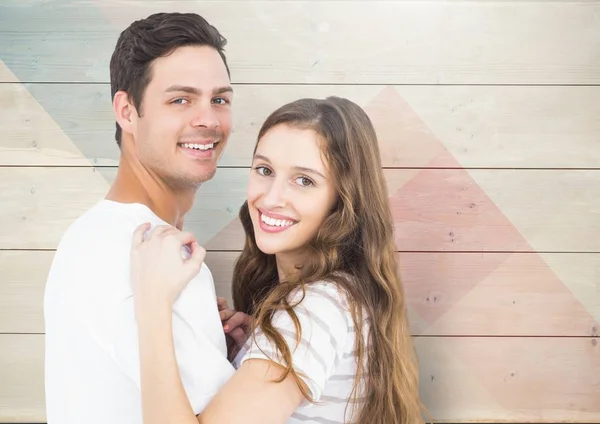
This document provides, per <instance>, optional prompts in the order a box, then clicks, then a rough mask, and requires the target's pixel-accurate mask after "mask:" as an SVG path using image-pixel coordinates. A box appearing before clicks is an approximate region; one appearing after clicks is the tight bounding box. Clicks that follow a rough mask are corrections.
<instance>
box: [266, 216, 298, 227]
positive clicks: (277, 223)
mask: <svg viewBox="0 0 600 424" xmlns="http://www.w3.org/2000/svg"><path fill="white" fill-rule="evenodd" d="M260 219H261V221H262V222H264V223H265V224H267V225H270V226H272V227H289V226H290V225H293V224H294V221H288V220H286V219H275V218H271V217H268V216H266V215H264V214H260Z"/></svg>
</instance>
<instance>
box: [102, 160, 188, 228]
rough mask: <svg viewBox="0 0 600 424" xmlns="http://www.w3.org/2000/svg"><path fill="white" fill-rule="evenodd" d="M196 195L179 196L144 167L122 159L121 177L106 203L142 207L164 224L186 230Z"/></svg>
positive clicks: (119, 170)
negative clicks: (186, 222)
mask: <svg viewBox="0 0 600 424" xmlns="http://www.w3.org/2000/svg"><path fill="white" fill-rule="evenodd" d="M195 194H196V192H195V190H194V189H192V188H190V189H189V190H187V191H186V192H181V191H177V192H175V191H174V190H173V189H172V188H171V187H169V186H168V185H167V184H165V182H164V181H161V180H160V179H159V178H157V177H156V176H155V175H152V174H151V173H150V172H149V171H148V169H146V168H145V167H144V166H142V165H141V163H139V162H132V161H130V160H127V159H124V158H123V155H121V159H120V160H119V169H118V171H117V177H116V179H115V182H114V183H113V185H112V186H111V188H110V190H109V192H108V193H107V195H106V199H107V200H112V201H115V202H120V203H141V204H143V205H146V206H147V207H148V208H150V210H152V212H154V213H155V214H156V215H157V216H158V217H159V218H160V219H162V220H163V221H165V222H168V223H169V224H171V225H173V226H174V227H176V228H179V229H182V228H183V221H184V218H185V215H186V213H187V212H188V211H189V210H190V209H191V207H192V205H193V203H194V196H195Z"/></svg>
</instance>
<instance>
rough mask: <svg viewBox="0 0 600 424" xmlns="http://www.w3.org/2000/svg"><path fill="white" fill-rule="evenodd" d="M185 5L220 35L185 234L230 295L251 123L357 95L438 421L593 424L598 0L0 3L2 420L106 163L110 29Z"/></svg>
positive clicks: (38, 385) (37, 395) (22, 404)
mask: <svg viewBox="0 0 600 424" xmlns="http://www.w3.org/2000/svg"><path fill="white" fill-rule="evenodd" d="M157 11H195V12H198V13H200V14H202V15H204V16H205V17H206V18H207V19H208V20H209V21H210V22H211V23H213V24H214V25H215V26H216V27H217V28H219V30H220V31H222V33H223V34H224V35H225V36H226V37H227V39H228V40H229V43H228V47H227V56H228V60H229V63H230V66H231V70H232V79H233V82H234V83H235V90H236V98H235V106H234V108H235V109H234V110H235V121H234V131H235V132H234V134H233V135H232V138H231V141H230V144H229V145H228V147H227V151H226V152H225V155H224V157H223V160H222V162H221V166H220V169H219V171H218V173H217V175H216V177H215V178H214V180H212V181H211V182H210V183H207V184H206V185H204V186H203V187H202V189H201V191H200V193H199V195H198V196H199V198H200V199H202V201H201V202H198V203H197V205H196V206H195V208H194V210H193V211H192V213H191V214H190V217H189V220H188V223H187V226H188V229H190V230H193V231H195V232H196V234H197V235H198V236H199V237H200V238H201V239H202V241H203V242H204V243H205V245H206V246H207V248H208V249H209V254H208V259H207V262H208V264H209V266H210V267H211V269H212V271H213V274H214V275H215V279H216V283H217V290H218V292H219V294H221V295H225V296H229V283H230V277H231V269H232V264H233V261H234V260H235V258H236V257H237V254H238V252H239V249H240V246H241V241H242V239H241V227H240V225H239V223H238V222H237V221H236V218H235V217H236V214H237V211H238V208H239V206H240V205H241V203H242V202H243V200H244V193H245V182H246V177H247V174H248V166H249V164H250V154H251V151H252V148H253V145H254V141H255V136H256V133H257V131H258V128H259V126H260V124H261V122H262V120H263V119H264V118H265V117H266V115H267V114H268V113H269V112H271V111H272V110H273V109H275V108H276V107H278V106H280V105H281V104H283V103H284V102H287V101H290V100H294V99H296V98H298V97H305V96H316V97H324V96H327V95H332V94H335V95H340V96H345V97H348V98H350V99H352V100H354V101H356V102H358V103H359V104H361V105H363V106H364V107H365V109H366V110H367V112H368V113H369V115H370V116H371V118H372V119H373V121H374V124H375V126H376V129H377V132H378V134H379V137H380V145H381V150H382V159H383V164H384V167H385V175H386V178H387V181H388V185H389V187H388V189H389V194H390V199H391V202H392V209H393V212H394V219H395V228H396V231H397V246H398V255H399V260H400V272H401V274H402V277H403V279H404V284H405V286H406V292H407V296H408V299H409V305H410V318H411V330H412V333H413V334H414V339H415V342H416V345H417V348H418V353H419V358H420V364H421V379H422V380H421V381H422V396H423V400H424V402H425V404H426V406H427V407H428V408H429V409H430V411H431V413H432V415H433V417H434V418H435V420H436V421H438V422H454V423H457V422H548V423H550V422H582V423H583V422H590V423H591V422H599V421H600V346H599V343H598V342H599V340H598V339H599V336H598V333H599V331H600V326H599V322H600V237H599V235H600V4H599V3H598V2H596V1H579V2H576V1H566V0H565V1H529V2H522V1H516V0H515V1H484V0H481V1H447V2H446V1H400V0H398V1H366V0H363V1H320V0H319V1H253V0H252V1H184V0H181V1H169V2H167V1H133V0H131V1H130V0H118V1H117V0H115V1H94V0H73V1H66V0H62V1H59V0H49V1H42V0H28V1H26V2H20V1H16V0H7V1H4V2H2V3H0V200H1V203H0V422H44V420H45V412H44V388H43V349H44V323H43V310H42V300H43V290H44V283H45V279H46V275H47V272H48V269H49V266H50V263H51V261H52V257H53V252H54V249H55V248H56V246H57V243H58V241H59V239H60V237H61V235H62V233H63V232H64V230H65V229H66V228H67V226H68V225H69V224H70V223H71V222H72V221H73V220H74V219H75V218H76V217H78V216H79V215H80V214H81V213H82V212H83V211H85V210H86V209H87V208H88V207H90V206H91V205H92V204H93V203H94V202H96V201H97V200H98V199H99V198H101V197H102V196H103V195H104V194H105V193H106V191H107V189H108V186H109V184H110V183H111V182H112V180H113V178H114V176H115V172H116V168H115V166H116V164H117V159H118V149H117V147H116V144H115V142H114V141H113V128H114V123H113V122H114V121H113V118H112V112H111V107H110V88H109V85H108V62H109V59H110V55H111V53H112V48H113V47H114V44H115V42H116V39H117V36H118V33H119V31H120V30H122V29H123V28H124V27H125V26H126V25H127V24H129V23H130V22H131V21H132V20H134V19H137V18H141V17H145V16H147V15H149V14H150V13H152V12H157Z"/></svg>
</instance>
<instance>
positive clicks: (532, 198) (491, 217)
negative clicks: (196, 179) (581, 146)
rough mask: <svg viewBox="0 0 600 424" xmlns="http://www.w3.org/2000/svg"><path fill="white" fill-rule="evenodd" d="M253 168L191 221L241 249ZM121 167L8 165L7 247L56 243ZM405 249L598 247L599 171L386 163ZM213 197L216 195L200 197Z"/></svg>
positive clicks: (1, 222)
mask: <svg viewBox="0 0 600 424" xmlns="http://www.w3.org/2000/svg"><path fill="white" fill-rule="evenodd" d="M248 173H249V169H244V168H240V169H220V170H219V171H218V172H217V175H216V176H215V178H213V179H212V180H211V181H209V182H207V183H205V184H204V185H203V186H202V187H201V188H200V190H199V193H198V196H197V199H198V200H197V201H196V202H195V205H194V207H193V209H192V210H191V212H190V213H189V215H188V219H187V223H186V228H187V229H188V230H191V231H194V232H195V233H196V234H197V237H198V238H199V239H200V241H201V242H202V243H203V244H205V245H206V247H207V248H208V249H212V250H240V249H241V247H242V245H243V233H242V230H241V226H240V224H239V221H238V220H237V214H238V210H239V207H240V205H241V204H242V203H243V202H244V200H245V199H246V181H247V177H248ZM115 174H116V168H45V167H44V168H38V167H26V168H22V167H0V192H1V193H2V198H3V200H2V203H3V205H2V206H3V207H2V208H1V209H0V249H54V248H56V246H57V245H58V241H59V240H60V238H61V237H62V234H63V232H64V231H65V230H66V228H67V227H68V226H69V225H70V224H71V223H72V222H73V221H74V220H75V219H76V218H77V217H78V216H80V215H81V214H82V213H83V212H84V211H85V210H87V209H88V208H89V207H91V206H92V205H93V204H95V202H97V201H98V200H99V199H101V198H103V197H104V195H105V194H106V192H107V191H108V188H109V184H110V183H111V182H112V181H113V180H114V177H115ZM384 174H385V177H386V179H387V182H388V192H389V194H390V204H391V209H392V213H393V216H394V221H395V229H396V244H397V247H398V250H400V251H475V252H484V251H503V252H505V251H520V252H532V251H544V252H600V239H598V237H596V234H598V233H599V232H600V205H599V203H598V202H600V197H599V196H598V193H600V171H597V170H588V171H556V170H535V171H531V170H470V171H466V170H462V169H423V170H419V169H409V170H398V169H386V170H384ZM201 199H210V201H201Z"/></svg>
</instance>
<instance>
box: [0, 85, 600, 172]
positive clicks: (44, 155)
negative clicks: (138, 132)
mask: <svg viewBox="0 0 600 424" xmlns="http://www.w3.org/2000/svg"><path fill="white" fill-rule="evenodd" d="M234 90H235V96H234V113H233V119H234V122H233V129H234V132H233V134H232V135H231V137H230V140H229V144H228V146H227V148H226V149H225V152H224V155H223V157H222V159H221V162H220V165H221V166H249V164H250V163H251V155H252V151H253V149H254V144H255V140H256V136H257V134H258V130H259V128H260V125H261V124H262V122H263V121H264V120H265V119H266V117H267V116H268V114H269V113H270V112H272V111H273V110H275V109H276V108H277V107H279V106H281V105H283V104H285V103H287V102H290V101H293V100H295V99H298V98H301V97H316V98H324V97H327V96H329V95H336V96H342V97H346V98H349V99H350V100H352V101H354V102H356V103H358V104H359V105H361V106H362V107H363V108H364V109H365V110H366V111H367V113H368V114H369V116H370V118H371V120H372V121H373V124H374V126H375V129H376V131H377V133H378V137H379V145H380V150H381V158H382V161H383V166H384V167H435V168H440V167H465V168H596V169H598V168H600V149H597V148H596V145H597V143H598V134H600V120H598V116H600V102H598V101H597V99H598V98H600V87H574V86H518V87H510V86H383V85H373V86H364V85H363V86H359V85H310V86H290V85H236V86H235V87H234ZM73 105H77V107H73ZM0 114H1V115H2V117H3V118H2V119H3V125H2V126H0V165H28V166H33V165H37V166H44V165H50V166H92V165H97V166H107V165H112V166H115V165H117V164H118V158H119V149H118V148H117V145H116V143H115V142H114V117H113V112H112V107H111V101H110V88H109V86H108V85H107V84H0ZM567 146H568V147H567Z"/></svg>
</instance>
